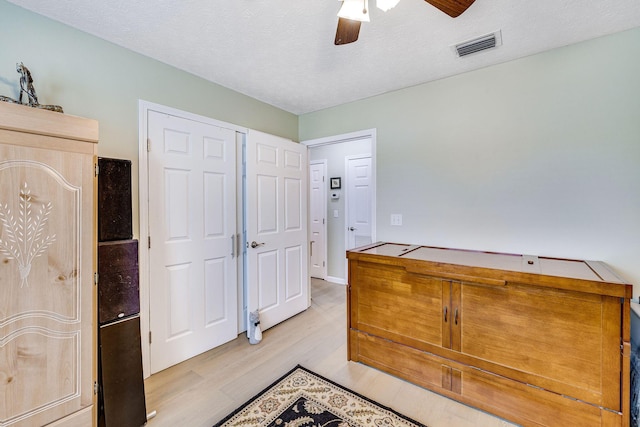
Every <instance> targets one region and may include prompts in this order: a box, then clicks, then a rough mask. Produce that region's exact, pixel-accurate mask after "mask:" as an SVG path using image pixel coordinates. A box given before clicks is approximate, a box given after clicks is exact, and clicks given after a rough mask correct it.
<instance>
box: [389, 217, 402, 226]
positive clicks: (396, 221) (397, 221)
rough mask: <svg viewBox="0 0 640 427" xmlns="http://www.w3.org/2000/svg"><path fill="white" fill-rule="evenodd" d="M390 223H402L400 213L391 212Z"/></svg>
mask: <svg viewBox="0 0 640 427" xmlns="http://www.w3.org/2000/svg"><path fill="white" fill-rule="evenodd" d="M391 225H402V214H391Z"/></svg>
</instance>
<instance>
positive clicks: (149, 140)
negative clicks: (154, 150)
mask: <svg viewBox="0 0 640 427" xmlns="http://www.w3.org/2000/svg"><path fill="white" fill-rule="evenodd" d="M150 151H151V139H149V138H147V153H148V152H150Z"/></svg>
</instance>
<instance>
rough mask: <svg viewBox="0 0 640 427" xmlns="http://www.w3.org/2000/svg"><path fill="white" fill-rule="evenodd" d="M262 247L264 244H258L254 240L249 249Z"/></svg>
mask: <svg viewBox="0 0 640 427" xmlns="http://www.w3.org/2000/svg"><path fill="white" fill-rule="evenodd" d="M262 245H264V243H258V242H256V241H255V240H254V241H253V242H251V247H252V248H253V249H255V248H257V247H259V246H262Z"/></svg>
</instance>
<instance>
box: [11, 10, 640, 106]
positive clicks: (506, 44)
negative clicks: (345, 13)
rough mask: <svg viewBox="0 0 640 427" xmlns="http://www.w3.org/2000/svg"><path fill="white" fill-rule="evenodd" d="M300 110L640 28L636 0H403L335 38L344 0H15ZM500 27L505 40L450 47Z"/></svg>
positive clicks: (107, 37) (280, 104) (151, 54)
mask: <svg viewBox="0 0 640 427" xmlns="http://www.w3.org/2000/svg"><path fill="white" fill-rule="evenodd" d="M9 1H10V2H11V3H14V4H16V5H19V6H22V7H24V8H26V9H29V10H32V11H34V12H36V13H39V14H42V15H44V16H47V17H50V18H52V19H55V20H57V21H60V22H63V23H65V24H68V25H70V26H72V27H75V28H78V29H80V30H82V31H85V32H87V33H90V34H93V35H96V36H98V37H100V38H103V39H105V40H108V41H111V42H113V43H115V44H118V45H121V46H124V47H126V48H129V49H131V50H133V51H135V52H138V53H141V54H143V55H147V56H149V57H152V58H155V59H157V60H159V61H162V62H164V63H167V64H170V65H173V66H175V67H177V68H180V69H182V70H185V71H188V72H190V73H192V74H195V75H197V76H200V77H203V78H205V79H207V80H210V81H212V82H215V83H218V84H220V85H222V86H225V87H227V88H230V89H233V90H235V91H238V92H241V93H244V94H246V95H249V96H251V97H253V98H256V99H259V100H261V101H264V102H266V103H268V104H271V105H274V106H276V107H279V108H282V109H284V110H286V111H289V112H291V113H294V114H303V113H308V112H312V111H316V110H320V109H323V108H327V107H331V106H335V105H339V104H343V103H346V102H350V101H355V100H358V99H363V98H366V97H370V96H373V95H378V94H381V93H384V92H389V91H393V90H397V89H401V88H405V87H409V86H413V85H416V84H420V83H424V82H428V81H432V80H436V79H440V78H443V77H447V76H451V75H455V74H459V73H463V72H466V71H470V70H474V69H478V68H482V67H486V66H489V65H493V64H497V63H501V62H505V61H509V60H513V59H516V58H520V57H523V56H527V55H531V54H535V53H538V52H541V51H545V50H548V49H552V48H555V47H559V46H564V45H568V44H572V43H576V42H579V41H583V40H587V39H591V38H595V37H599V36H602V35H606V34H611V33H615V32H618V31H622V30H626V29H630V28H634V27H638V26H640V3H639V2H638V0H536V1H532V0H519V1H517V0H476V1H475V3H474V4H473V5H472V6H471V7H470V8H469V9H468V10H467V11H466V12H465V13H464V14H462V15H461V16H459V17H458V18H455V19H454V18H450V17H449V16H448V15H445V14H444V13H442V12H440V11H439V10H437V9H436V8H434V7H433V6H431V5H429V4H428V3H426V2H424V1H422V0H401V1H400V3H399V4H398V6H396V7H395V8H394V9H391V10H389V11H388V12H382V11H381V10H379V9H377V8H376V7H375V0H371V4H370V14H371V22H369V23H363V24H362V29H361V31H360V38H359V40H358V41H357V42H355V43H352V44H348V45H342V46H335V45H334V44H333V39H334V36H335V28H336V24H337V21H338V18H337V16H336V13H337V11H338V9H339V7H340V5H341V3H340V2H339V1H337V0H135V1H132V0H102V1H96V0H57V1H51V0H9ZM496 30H501V32H502V39H503V44H502V46H500V47H498V48H495V49H492V50H488V51H484V52H481V53H477V54H474V55H470V56H467V57H464V58H458V57H457V56H456V55H455V53H454V51H453V49H452V48H451V46H452V45H454V44H456V43H459V42H462V41H465V40H469V39H471V38H475V37H477V36H480V35H484V34H486V33H490V32H493V31H496Z"/></svg>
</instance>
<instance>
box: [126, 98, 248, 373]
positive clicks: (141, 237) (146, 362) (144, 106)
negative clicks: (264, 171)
mask: <svg viewBox="0 0 640 427" xmlns="http://www.w3.org/2000/svg"><path fill="white" fill-rule="evenodd" d="M149 111H156V112H158V113H162V114H168V115H172V116H176V117H181V118H184V119H188V120H194V121H199V122H203V123H207V124H211V125H213V126H218V127H224V128H227V129H231V130H234V131H235V132H236V140H238V138H242V137H243V135H244V136H246V135H247V133H248V129H247V128H245V127H241V126H237V125H234V124H232V123H226V122H223V121H220V120H215V119H212V118H209V117H205V116H201V115H198V114H194V113H190V112H187V111H182V110H179V109H176V108H172V107H167V106H166V105H161V104H155V103H153V102H149V101H145V100H142V99H139V100H138V215H139V221H140V229H139V230H138V241H139V244H138V252H139V253H138V266H139V274H140V277H139V285H140V334H141V337H142V340H141V341H142V343H141V344H142V370H143V375H144V378H148V377H149V375H150V372H151V364H150V353H149V351H150V348H149V338H148V337H149V327H150V326H149V309H150V307H149V297H150V283H149V246H148V242H149V203H148V200H149V167H148V161H149V155H148V152H147V144H148V142H147V141H148V135H147V117H148V113H149ZM238 150H242V147H238V146H237V144H236V152H237V153H238V154H239V155H238V156H237V157H240V158H242V152H241V151H238ZM236 182H237V184H236V188H237V189H239V190H240V191H241V187H238V186H240V185H242V170H241V169H239V170H236ZM133 185H135V183H134V184H133ZM236 191H238V190H236ZM237 194H242V193H237ZM237 199H238V203H242V201H241V200H239V199H242V197H238V198H237ZM236 212H237V216H238V218H237V222H236V224H237V226H236V233H242V230H241V228H242V226H241V224H242V210H241V209H237V210H236ZM134 214H135V213H134ZM243 237H244V236H243ZM240 255H241V253H239V254H238V258H237V260H238V261H237V268H238V276H237V277H238V281H239V283H242V282H240V281H241V280H242V277H243V274H242V273H243V271H242V266H243V259H242V258H240ZM242 288H243V287H242V286H238V317H239V319H238V325H239V330H242V327H243V326H244V319H243V318H242V319H241V317H242V315H241V313H243V311H244V309H243V306H244V295H243V289H242Z"/></svg>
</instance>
